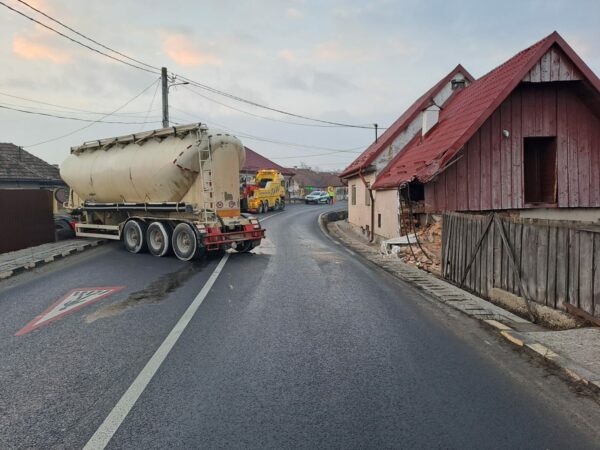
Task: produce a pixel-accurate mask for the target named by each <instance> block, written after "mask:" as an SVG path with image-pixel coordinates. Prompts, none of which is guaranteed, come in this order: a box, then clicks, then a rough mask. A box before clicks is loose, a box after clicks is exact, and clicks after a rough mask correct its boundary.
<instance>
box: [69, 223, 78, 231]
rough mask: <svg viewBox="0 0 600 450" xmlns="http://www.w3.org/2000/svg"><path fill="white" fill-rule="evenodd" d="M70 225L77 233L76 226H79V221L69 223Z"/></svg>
mask: <svg viewBox="0 0 600 450" xmlns="http://www.w3.org/2000/svg"><path fill="white" fill-rule="evenodd" d="M69 225H70V226H71V228H72V229H73V231H77V230H76V229H75V226H76V225H77V221H76V220H71V221H69Z"/></svg>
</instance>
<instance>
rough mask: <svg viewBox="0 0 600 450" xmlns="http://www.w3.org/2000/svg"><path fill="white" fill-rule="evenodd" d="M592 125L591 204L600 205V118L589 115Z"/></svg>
mask: <svg viewBox="0 0 600 450" xmlns="http://www.w3.org/2000/svg"><path fill="white" fill-rule="evenodd" d="M588 117H589V118H590V120H591V121H592V124H591V126H590V130H591V135H590V161H591V162H590V206H600V147H599V144H598V142H599V141H600V120H598V119H597V118H596V117H595V116H591V115H590V116H588Z"/></svg>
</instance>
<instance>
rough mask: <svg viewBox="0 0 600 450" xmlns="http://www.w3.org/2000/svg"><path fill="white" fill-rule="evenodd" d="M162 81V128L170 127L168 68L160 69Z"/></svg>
mask: <svg viewBox="0 0 600 450" xmlns="http://www.w3.org/2000/svg"><path fill="white" fill-rule="evenodd" d="M160 77H161V79H162V126H163V128H168V127H169V79H168V78H167V68H166V67H163V68H162V69H160Z"/></svg>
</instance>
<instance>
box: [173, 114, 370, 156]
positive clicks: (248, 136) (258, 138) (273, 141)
mask: <svg viewBox="0 0 600 450" xmlns="http://www.w3.org/2000/svg"><path fill="white" fill-rule="evenodd" d="M170 108H172V109H174V110H175V111H179V112H181V113H183V114H185V115H187V116H189V117H192V118H193V119H194V120H198V117H197V116H196V115H194V114H190V113H188V112H186V111H184V110H182V109H179V108H175V107H174V106H170ZM209 122H210V123H212V124H214V125H216V126H217V127H220V128H223V129H224V130H227V131H230V132H232V133H235V134H236V135H237V136H239V137H243V138H245V139H250V140H255V141H261V142H269V143H271V144H279V145H285V146H288V147H295V148H308V149H314V150H325V151H332V152H335V153H360V152H357V151H356V150H362V149H365V148H366V146H360V147H355V148H350V149H339V148H331V147H319V146H316V145H305V144H298V143H295V142H288V141H280V140H277V139H270V138H265V137H261V136H254V135H252V134H248V133H246V132H244V131H239V130H234V129H232V128H229V127H228V126H226V125H223V124H220V123H217V122H215V121H213V120H211V121H209Z"/></svg>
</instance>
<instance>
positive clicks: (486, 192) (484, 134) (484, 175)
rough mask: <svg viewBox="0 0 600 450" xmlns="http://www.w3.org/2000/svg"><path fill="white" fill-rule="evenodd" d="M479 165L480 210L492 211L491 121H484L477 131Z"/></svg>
mask: <svg viewBox="0 0 600 450" xmlns="http://www.w3.org/2000/svg"><path fill="white" fill-rule="evenodd" d="M478 134H479V149H480V155H481V158H480V165H481V177H480V179H481V209H482V210H483V211H486V210H490V209H492V142H491V120H490V119H488V120H486V121H485V122H484V123H483V125H482V126H481V128H480V129H479V131H478Z"/></svg>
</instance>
